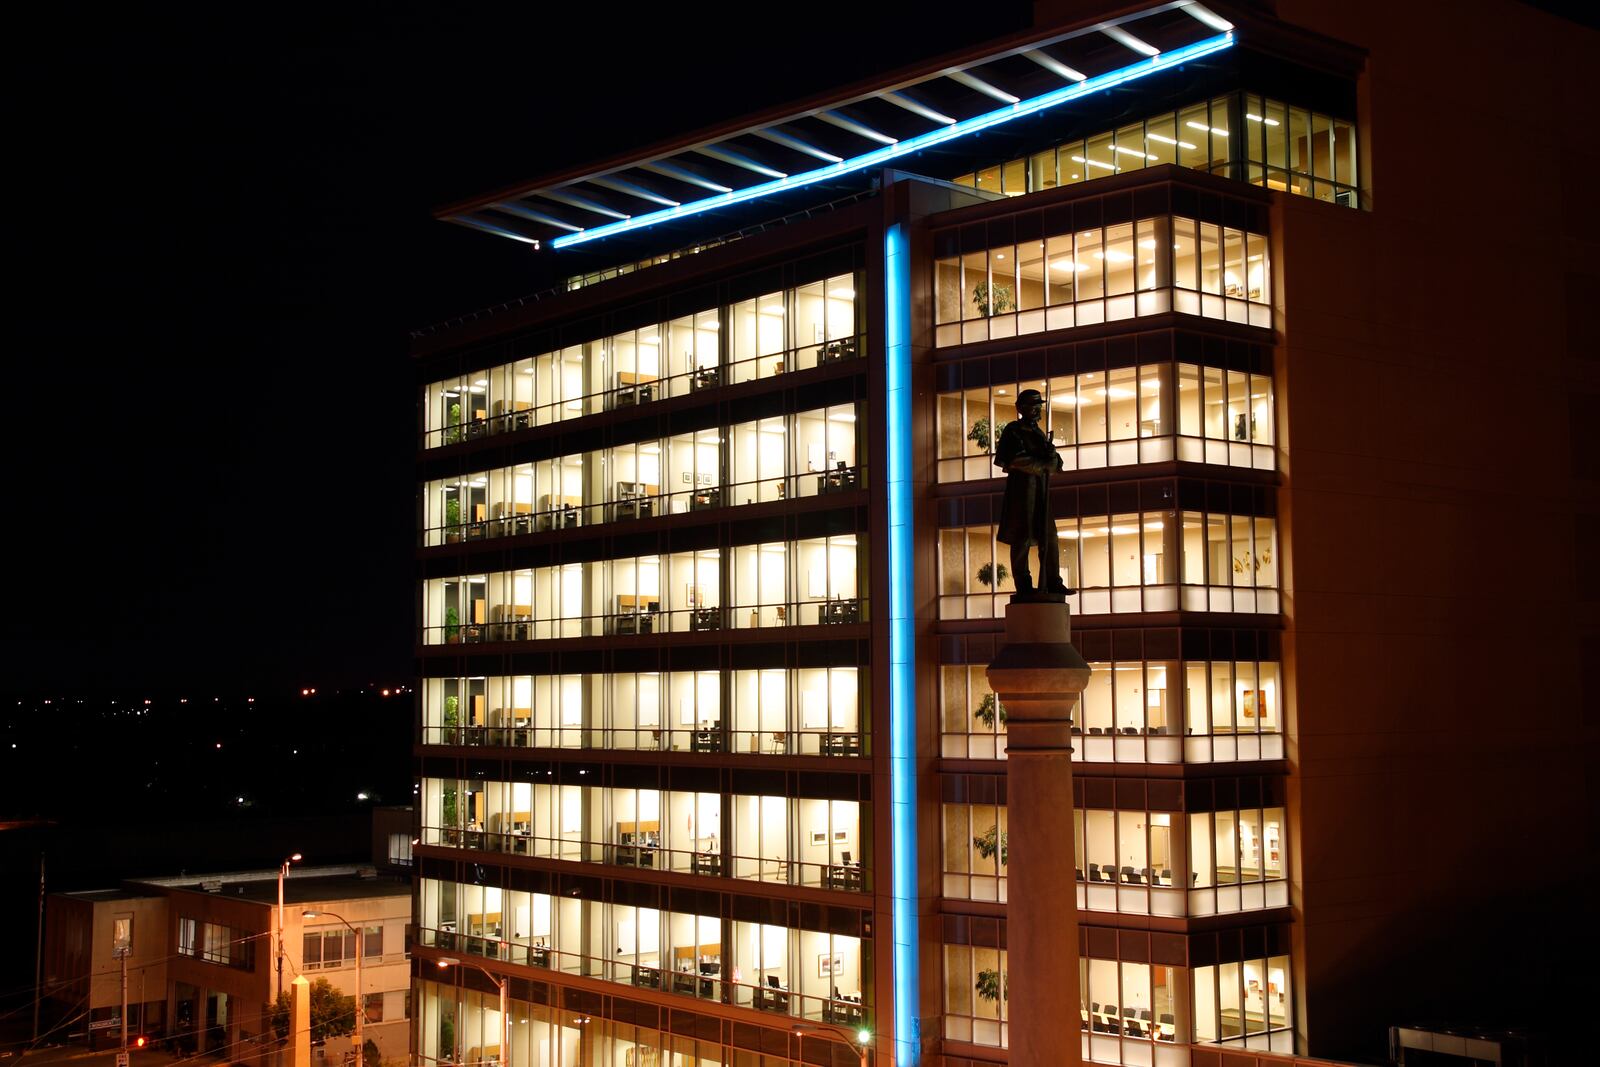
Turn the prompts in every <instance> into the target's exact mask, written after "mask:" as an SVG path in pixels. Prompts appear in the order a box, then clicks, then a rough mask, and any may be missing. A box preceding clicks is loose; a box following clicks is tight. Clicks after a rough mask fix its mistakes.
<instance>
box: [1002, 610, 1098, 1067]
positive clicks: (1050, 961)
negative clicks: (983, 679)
mask: <svg viewBox="0 0 1600 1067" xmlns="http://www.w3.org/2000/svg"><path fill="white" fill-rule="evenodd" d="M988 674H989V686H990V688H992V689H993V690H994V692H995V696H996V697H997V698H998V699H999V701H1000V704H1001V705H1002V706H1003V707H1004V708H1005V715H1006V814H1007V821H1008V823H1009V826H1010V830H1009V840H1008V842H1007V846H1008V852H1009V855H1008V857H1007V863H1006V946H1007V953H1006V955H1007V972H1008V978H1007V985H1008V986H1009V989H1008V995H1007V1007H1008V1012H1007V1014H1008V1015H1009V1017H1010V1020H1011V1023H1010V1059H1011V1062H1012V1063H1014V1064H1029V1065H1032V1064H1079V1063H1082V1062H1083V1059H1082V1036H1081V1035H1082V1030H1081V1027H1080V1020H1081V1016H1080V1014H1079V1000H1078V996H1079V994H1078V883H1077V864H1076V862H1075V860H1074V842H1073V821H1072V715H1073V710H1074V709H1075V708H1076V707H1077V705H1078V700H1079V698H1080V697H1081V696H1082V695H1083V690H1084V687H1085V686H1086V685H1088V684H1089V665H1088V664H1087V663H1086V662H1084V659H1083V657H1082V656H1081V655H1079V654H1078V650H1077V649H1076V648H1074V647H1073V646H1072V622H1071V616H1070V614H1069V611H1068V608H1067V605H1066V603H1065V602H1064V601H1055V600H1046V599H1044V598H1042V597H1041V598H1038V599H1034V600H1031V601H1028V602H1024V603H1017V602H1013V603H1011V604H1010V605H1008V606H1007V607H1006V640H1005V644H1004V646H1002V647H1001V649H1000V654H999V655H998V656H996V657H995V660H994V662H993V663H991V664H989V671H988Z"/></svg>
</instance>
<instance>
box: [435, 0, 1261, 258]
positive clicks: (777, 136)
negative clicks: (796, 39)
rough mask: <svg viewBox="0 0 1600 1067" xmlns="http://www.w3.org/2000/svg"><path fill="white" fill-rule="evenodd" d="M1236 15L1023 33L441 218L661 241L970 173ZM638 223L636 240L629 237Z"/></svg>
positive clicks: (579, 242)
mask: <svg viewBox="0 0 1600 1067" xmlns="http://www.w3.org/2000/svg"><path fill="white" fill-rule="evenodd" d="M1232 30H1233V26H1232V23H1231V22H1229V21H1228V20H1226V19H1224V18H1222V17H1221V16H1219V15H1217V14H1215V13H1214V12H1212V11H1211V10H1210V9H1208V8H1206V7H1204V6H1202V5H1201V4H1199V3H1196V2H1194V0H1177V2H1175V3H1167V4H1162V5H1159V6H1156V7H1150V8H1145V9H1142V10H1139V11H1136V12H1133V13H1131V14H1124V15H1120V16H1117V17H1114V18H1110V19H1106V20H1104V21H1099V22H1095V23H1093V24H1090V25H1084V26H1079V27H1076V28H1073V29H1069V30H1065V31H1053V32H1050V33H1047V34H1045V35H1043V36H1039V35H1031V36H1030V35H1021V36H1018V37H1014V38H1010V39H1007V40H1004V41H1001V42H997V43H995V44H992V45H989V46H986V47H985V48H982V49H979V50H976V51H974V52H971V53H967V54H963V55H960V56H956V57H947V59H946V60H941V61H935V62H934V63H933V64H930V65H925V66H923V67H919V68H917V69H915V70H914V71H911V72H902V73H901V74H900V75H898V76H893V77H892V78H891V80H889V81H887V82H885V83H875V84H873V85H872V86H870V87H863V86H857V87H855V88H853V89H849V90H845V91H843V92H842V93H841V95H839V96H837V97H833V98H829V99H826V100H819V101H811V102H808V103H806V104H803V105H801V106H799V107H798V108H795V109H788V110H784V111H782V112H778V113H769V114H767V115H763V116H758V117H756V118H754V119H747V120H741V121H739V122H736V123H732V124H729V125H728V126H725V127H722V128H719V129H715V130H710V131H706V132H704V133H701V134H698V135H695V136H694V137H692V138H690V139H687V140H681V141H677V142H674V143H672V144H667V145H658V146H655V147H653V148H650V149H646V150H644V151H642V152H638V153H634V154H630V155H628V156H626V157H619V158H613V159H611V160H609V161H605V162H603V163H600V164H598V165H595V166H593V167H587V168H584V169H582V170H578V171H569V172H567V173H563V174H557V175H553V176H551V177H548V178H546V179H543V180H541V181H538V182H535V183H532V184H529V185H525V186H518V187H516V188H513V189H509V190H504V191H502V192H499V193H496V194H493V195H491V196H488V197H484V198H481V199H478V200H475V201H471V202H468V203H465V204H459V205H455V206H452V207H450V208H446V209H445V210H443V211H441V212H440V213H439V217H440V218H442V219H445V220H446V221H449V222H454V223H457V224H459V225H462V226H469V227H472V228H474V229H478V230H482V231H485V232H488V233H492V234H495V235H497V236H500V237H506V238H510V239H512V240H517V241H523V242H526V243H529V244H532V245H535V246H538V247H546V248H556V249H562V248H572V247H579V246H590V245H592V244H593V243H594V242H598V241H602V240H606V239H610V240H606V243H607V244H608V245H612V244H619V243H620V244H624V245H626V246H628V251H630V252H641V253H645V254H648V252H650V251H660V250H662V249H665V248H671V247H676V246H680V245H683V244H690V243H693V242H694V241H695V240H699V239H704V238H706V237H708V236H710V235H712V234H715V233H719V232H724V231H726V230H728V229H730V228H734V227H737V226H740V225H747V224H748V223H749V222H751V221H755V220H757V219H769V218H772V217H773V216H775V215H781V214H784V213H785V212H788V211H792V210H794V209H795V208H796V207H797V206H809V205H814V204H819V203H825V202H829V201H832V200H836V199H839V198H840V197H843V196H848V195H853V194H856V193H859V192H860V191H861V190H863V189H865V188H868V187H870V185H871V182H872V181H873V178H874V176H875V175H876V173H878V172H879V171H881V169H882V168H883V167H886V166H895V167H899V168H903V169H918V167H917V161H921V169H924V170H926V171H931V172H933V173H935V174H944V173H951V174H953V173H959V172H960V168H961V166H962V161H964V160H965V158H966V157H967V156H968V155H970V151H971V149H972V147H973V145H972V144H971V143H970V142H971V141H972V140H973V139H974V138H977V137H978V136H980V135H992V134H994V133H995V132H996V131H999V130H1001V129H1002V128H1003V127H1004V126H1005V125H1006V124H1008V123H1013V122H1017V121H1018V120H1021V119H1025V118H1027V117H1028V116H1034V115H1040V114H1042V113H1045V112H1048V111H1049V110H1050V109H1053V108H1058V107H1061V106H1063V105H1066V104H1069V103H1070V102H1072V101H1074V100H1081V99H1083V98H1085V97H1088V96H1090V95H1091V94H1095V93H1099V92H1102V91H1104V90H1107V89H1111V88H1114V87H1115V86H1118V85H1123V84H1126V83H1128V82H1132V81H1136V80H1138V79H1141V78H1144V77H1148V76H1150V75H1152V74H1156V73H1159V72H1163V71H1167V70H1171V69H1174V68H1176V67H1178V66H1179V65H1181V64H1184V63H1187V62H1191V61H1194V60H1198V59H1200V58H1202V57H1204V56H1207V55H1211V54H1214V53H1216V52H1220V51H1223V50H1225V49H1227V48H1230V47H1231V46H1232V44H1233V33H1232ZM941 157H947V158H946V160H945V165H943V166H939V165H938V163H939V162H940V158H941ZM690 220H693V222H692V223H691V222H690ZM708 224H710V227H711V228H710V229H708V228H707V227H708ZM647 230H648V231H651V232H650V239H649V241H648V246H646V244H645V242H644V241H643V240H641V239H642V237H643V234H644V233H645V231H647ZM624 236H631V237H633V238H635V240H630V241H623V242H618V241H617V240H616V239H617V238H621V237H624ZM612 251H613V253H614V254H615V253H617V252H621V251H622V249H621V248H615V249H613V250H612Z"/></svg>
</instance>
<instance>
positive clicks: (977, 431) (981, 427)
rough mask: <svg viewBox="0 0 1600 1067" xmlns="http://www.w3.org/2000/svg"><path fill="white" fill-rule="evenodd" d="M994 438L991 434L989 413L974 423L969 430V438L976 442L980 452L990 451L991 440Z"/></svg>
mask: <svg viewBox="0 0 1600 1067" xmlns="http://www.w3.org/2000/svg"><path fill="white" fill-rule="evenodd" d="M992 439H993V438H992V437H991V436H990V425H989V416H987V415H985V416H984V417H983V418H981V419H979V420H978V421H977V422H975V423H973V424H972V429H970V430H968V431H967V440H969V441H973V442H976V443H977V446H978V451H980V452H987V451H989V442H990V441H991V440H992Z"/></svg>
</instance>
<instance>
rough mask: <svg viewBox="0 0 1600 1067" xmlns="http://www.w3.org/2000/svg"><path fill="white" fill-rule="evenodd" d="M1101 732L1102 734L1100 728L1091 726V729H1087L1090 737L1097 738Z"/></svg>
mask: <svg viewBox="0 0 1600 1067" xmlns="http://www.w3.org/2000/svg"><path fill="white" fill-rule="evenodd" d="M1102 732H1103V731H1101V729H1100V727H1098V726H1091V727H1089V733H1090V734H1091V735H1092V736H1095V737H1098V736H1099V735H1100V734H1101V733H1102Z"/></svg>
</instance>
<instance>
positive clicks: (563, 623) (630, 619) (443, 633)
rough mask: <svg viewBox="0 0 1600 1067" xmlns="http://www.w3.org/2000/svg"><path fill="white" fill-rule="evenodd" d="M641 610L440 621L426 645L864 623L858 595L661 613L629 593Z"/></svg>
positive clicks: (501, 613)
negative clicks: (475, 620) (550, 616)
mask: <svg viewBox="0 0 1600 1067" xmlns="http://www.w3.org/2000/svg"><path fill="white" fill-rule="evenodd" d="M621 595H623V596H631V597H633V598H634V600H635V602H638V603H640V605H641V606H640V607H639V608H638V609H637V610H635V611H626V612H620V613H610V614H603V615H571V616H564V617H562V618H556V619H535V618H532V617H531V616H530V615H528V614H526V613H524V612H518V611H506V610H504V607H503V606H495V607H492V608H491V609H490V611H489V614H490V616H491V617H496V618H495V621H493V622H461V623H444V624H442V625H437V626H425V627H423V630H422V639H423V643H424V644H429V645H458V644H469V645H470V644H480V643H482V642H485V641H547V640H551V639H554V638H562V637H606V636H630V637H631V636H638V635H640V634H662V633H711V632H715V631H718V630H734V629H762V628H767V627H773V626H839V625H851V624H854V623H861V622H867V621H868V619H869V617H868V614H867V606H866V601H865V600H864V599H863V598H861V597H854V596H850V597H842V596H841V597H830V598H828V599H825V600H803V601H794V600H790V601H786V602H783V603H771V604H736V605H733V606H731V607H718V606H716V605H711V606H707V607H695V608H676V609H667V610H662V609H661V608H660V606H659V601H656V600H647V599H645V598H647V597H650V596H652V595H656V594H650V593H627V594H621Z"/></svg>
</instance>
